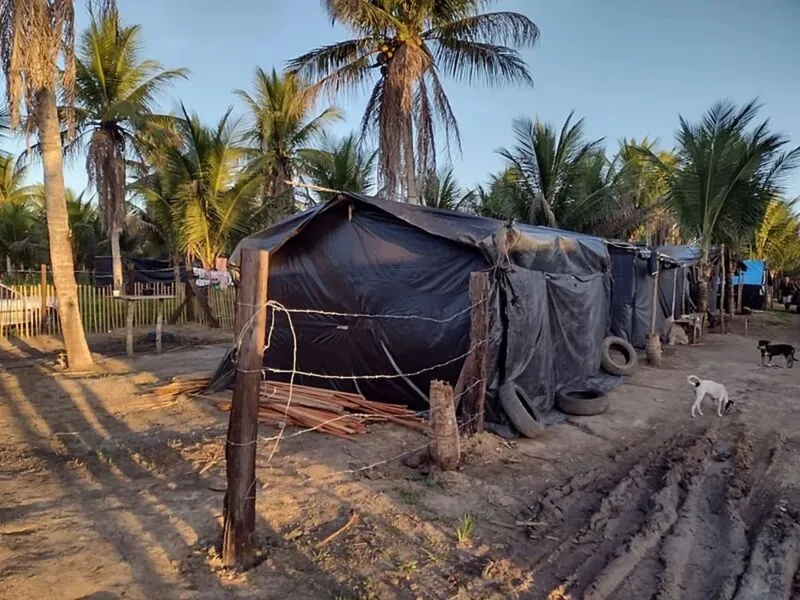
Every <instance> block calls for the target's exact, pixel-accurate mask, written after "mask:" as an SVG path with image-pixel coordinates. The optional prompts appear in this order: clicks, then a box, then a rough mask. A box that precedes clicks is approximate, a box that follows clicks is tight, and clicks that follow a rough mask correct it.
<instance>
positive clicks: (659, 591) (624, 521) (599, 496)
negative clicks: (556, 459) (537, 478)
mask: <svg viewBox="0 0 800 600" xmlns="http://www.w3.org/2000/svg"><path fill="white" fill-rule="evenodd" d="M796 450H797V447H796V445H795V447H794V448H789V447H787V445H786V444H784V443H782V442H781V440H780V439H779V438H778V437H777V436H772V437H770V438H768V439H765V440H758V441H754V440H753V439H751V438H749V437H748V436H747V435H745V434H744V433H743V432H742V430H741V428H737V427H729V428H727V429H725V430H722V431H721V430H719V429H716V428H714V427H711V428H708V429H701V430H699V431H697V432H695V433H686V434H680V435H677V436H674V437H671V438H670V439H669V440H668V441H667V442H666V443H663V444H661V445H660V446H659V447H658V448H656V449H654V450H652V451H650V452H648V453H647V454H646V456H645V457H644V458H642V457H641V454H640V452H639V451H638V450H637V449H632V450H630V449H629V450H627V451H625V452H622V453H621V454H620V455H619V456H617V457H615V459H614V460H613V467H612V468H611V469H609V470H607V471H604V472H601V473H597V471H591V472H589V473H586V474H582V475H578V476H576V477H573V478H571V479H570V480H569V481H568V482H567V483H566V484H564V485H561V486H558V487H556V488H553V489H551V490H548V491H547V492H546V493H545V494H544V495H543V496H542V498H541V500H540V501H539V502H537V503H536V505H535V506H534V507H532V510H531V511H530V515H529V520H530V521H532V522H534V523H544V524H545V525H543V526H538V525H534V526H532V527H531V529H532V531H531V535H532V537H533V538H535V539H537V540H539V541H540V544H541V545H540V550H539V555H538V556H537V557H536V559H535V562H534V563H533V564H534V570H535V571H537V572H539V573H542V574H545V575H544V577H545V578H546V580H547V581H552V588H553V589H558V588H559V586H561V589H563V590H565V591H568V592H569V594H571V596H572V597H574V598H586V599H587V600H589V599H601V598H649V597H652V598H657V599H674V598H723V599H733V598H736V599H750V598H789V597H794V596H793V594H797V593H800V588H798V587H797V586H798V584H800V581H797V580H794V579H795V578H796V577H798V575H797V574H796V569H797V567H798V543H800V514H798V512H797V510H798V506H800V505H798V503H797V500H798V494H797V489H796V488H792V489H785V488H783V486H782V484H781V480H782V474H781V465H782V464H784V461H786V460H790V459H789V458H788V457H787V456H786V453H788V452H795V451H796ZM545 566H546V568H545ZM793 580H794V581H793ZM544 583H545V582H544V581H541V580H540V584H544ZM793 586H794V587H793ZM544 587H549V586H547V585H545V586H544ZM556 597H557V596H556Z"/></svg>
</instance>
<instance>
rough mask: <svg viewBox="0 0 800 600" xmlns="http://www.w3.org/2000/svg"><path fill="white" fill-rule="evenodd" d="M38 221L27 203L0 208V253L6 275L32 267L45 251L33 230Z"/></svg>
mask: <svg viewBox="0 0 800 600" xmlns="http://www.w3.org/2000/svg"><path fill="white" fill-rule="evenodd" d="M39 218H40V214H39V213H38V212H37V211H36V209H35V206H34V205H33V203H32V202H30V201H28V200H26V201H22V202H4V203H2V204H0V252H2V254H3V255H4V256H5V259H6V271H7V272H8V273H11V272H12V270H13V268H14V265H20V266H23V267H30V266H32V265H33V264H34V263H35V262H37V260H36V259H37V258H39V257H41V254H42V251H43V250H45V249H46V247H47V246H46V243H45V239H44V237H43V236H40V235H39V234H40V232H41V230H40V229H39V228H38V227H37V223H38V222H39Z"/></svg>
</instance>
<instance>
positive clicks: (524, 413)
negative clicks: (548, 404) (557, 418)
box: [499, 381, 544, 438]
mask: <svg viewBox="0 0 800 600" xmlns="http://www.w3.org/2000/svg"><path fill="white" fill-rule="evenodd" d="M499 395H500V406H501V407H502V408H503V411H504V412H505V413H506V416H508V420H509V421H511V424H512V425H514V427H515V428H516V429H517V431H519V433H520V435H522V436H523V437H526V438H536V437H539V436H540V435H541V434H542V432H543V431H544V426H543V425H542V418H541V416H540V415H539V411H538V410H536V409H535V408H532V405H531V402H530V399H529V398H528V395H527V394H526V393H525V390H523V389H522V388H521V387H519V386H518V385H517V384H516V383H515V382H513V381H510V382H508V383H506V384H504V385H503V386H502V387H501V388H500V392H499Z"/></svg>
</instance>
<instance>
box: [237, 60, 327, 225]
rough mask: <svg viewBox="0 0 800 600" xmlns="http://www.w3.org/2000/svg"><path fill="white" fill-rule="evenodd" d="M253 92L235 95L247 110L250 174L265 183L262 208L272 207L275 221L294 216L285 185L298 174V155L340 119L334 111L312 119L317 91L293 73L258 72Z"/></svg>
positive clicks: (289, 195) (290, 191) (257, 70)
mask: <svg viewBox="0 0 800 600" xmlns="http://www.w3.org/2000/svg"><path fill="white" fill-rule="evenodd" d="M253 88H254V93H253V94H250V93H248V92H246V91H244V90H236V91H235V93H236V95H237V96H239V97H240V98H241V99H242V100H244V102H245V104H246V105H247V110H248V112H249V119H250V127H249V129H248V131H247V133H246V134H245V140H246V141H247V142H248V143H249V144H250V145H251V150H250V152H249V154H250V159H251V160H250V165H249V169H250V170H251V171H252V172H254V173H257V174H259V175H260V176H261V177H262V180H263V182H264V185H263V190H262V193H261V196H262V204H263V205H264V206H265V207H267V205H268V204H270V203H272V204H273V206H271V207H270V210H269V212H270V213H271V214H270V215H269V219H270V220H271V221H272V222H274V221H277V220H280V219H282V218H283V217H286V216H288V215H290V214H292V213H293V212H294V209H295V207H294V194H293V190H292V187H291V186H290V185H289V184H288V183H286V182H287V181H289V180H292V179H294V177H295V174H296V173H297V170H298V163H299V161H300V159H299V153H300V151H301V150H302V149H303V148H306V147H308V146H309V145H310V143H311V142H312V140H313V139H314V138H315V137H316V136H318V135H319V134H320V133H322V131H323V130H324V128H325V126H327V125H328V124H329V123H331V122H333V121H335V120H337V119H340V118H341V113H340V112H339V109H337V108H336V107H332V106H331V107H328V108H326V109H325V110H323V111H322V112H320V113H319V114H317V115H313V111H314V105H315V103H316V94H315V91H314V90H312V89H310V88H309V86H308V85H307V83H306V82H305V81H303V79H302V78H301V77H300V76H299V75H296V74H283V75H279V74H278V73H277V72H276V71H275V69H273V70H272V72H271V73H267V72H265V71H264V70H263V69H261V68H258V69H256V74H255V77H254V79H253Z"/></svg>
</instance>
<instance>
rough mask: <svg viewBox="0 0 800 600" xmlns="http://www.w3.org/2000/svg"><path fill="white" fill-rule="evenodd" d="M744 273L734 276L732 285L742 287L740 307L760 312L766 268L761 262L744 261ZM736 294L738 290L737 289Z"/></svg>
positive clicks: (763, 300) (765, 282)
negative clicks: (741, 284) (740, 285)
mask: <svg viewBox="0 0 800 600" xmlns="http://www.w3.org/2000/svg"><path fill="white" fill-rule="evenodd" d="M742 262H743V263H744V266H745V267H746V270H745V271H743V272H742V271H740V273H739V274H738V275H734V277H733V284H734V285H735V286H737V288H738V286H739V284H740V283H743V284H744V285H743V287H742V306H746V307H748V308H751V309H753V310H762V309H763V308H764V303H765V299H766V293H767V289H766V286H767V268H766V263H765V262H764V261H763V260H744V261H742ZM737 293H738V289H737Z"/></svg>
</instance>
